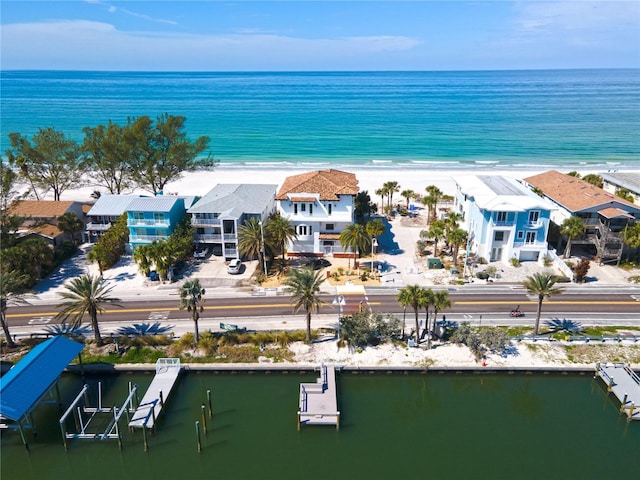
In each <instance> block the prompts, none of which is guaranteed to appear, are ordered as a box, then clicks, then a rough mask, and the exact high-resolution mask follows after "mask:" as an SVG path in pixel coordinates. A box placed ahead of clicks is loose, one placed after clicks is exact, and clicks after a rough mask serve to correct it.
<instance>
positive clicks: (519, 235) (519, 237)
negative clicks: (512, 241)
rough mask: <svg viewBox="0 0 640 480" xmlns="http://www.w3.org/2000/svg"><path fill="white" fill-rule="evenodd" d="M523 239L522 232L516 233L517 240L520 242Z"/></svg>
mask: <svg viewBox="0 0 640 480" xmlns="http://www.w3.org/2000/svg"><path fill="white" fill-rule="evenodd" d="M523 238H524V232H522V231H520V232H518V240H522V239H523Z"/></svg>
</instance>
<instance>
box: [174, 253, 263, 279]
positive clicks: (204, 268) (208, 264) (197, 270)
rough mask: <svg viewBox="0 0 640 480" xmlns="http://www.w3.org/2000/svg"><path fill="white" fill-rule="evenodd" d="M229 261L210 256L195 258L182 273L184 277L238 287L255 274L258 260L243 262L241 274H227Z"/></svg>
mask: <svg viewBox="0 0 640 480" xmlns="http://www.w3.org/2000/svg"><path fill="white" fill-rule="evenodd" d="M228 265H229V262H228V261H225V260H224V259H223V258H222V257H217V256H215V255H209V256H207V257H205V258H194V259H191V260H190V261H189V265H188V266H187V268H186V269H185V271H184V272H183V273H182V276H183V277H186V276H189V277H195V278H200V279H211V280H214V279H215V280H217V281H218V282H219V283H220V284H225V285H236V284H237V283H239V282H242V281H244V280H248V279H250V278H251V276H252V275H253V273H254V272H255V269H256V266H257V265H258V262H257V261H256V260H253V261H249V262H242V268H241V270H240V273H237V274H230V273H228V272H227V267H228Z"/></svg>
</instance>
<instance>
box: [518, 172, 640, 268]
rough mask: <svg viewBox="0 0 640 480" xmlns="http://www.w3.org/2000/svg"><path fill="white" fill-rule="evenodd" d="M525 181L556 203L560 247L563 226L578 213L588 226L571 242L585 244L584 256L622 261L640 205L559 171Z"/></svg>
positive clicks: (553, 216) (542, 174) (583, 245)
mask: <svg viewBox="0 0 640 480" xmlns="http://www.w3.org/2000/svg"><path fill="white" fill-rule="evenodd" d="M523 182H524V183H525V184H526V185H528V186H529V187H531V188H535V189H536V190H537V191H539V192H541V193H542V194H543V195H544V196H545V197H546V198H547V199H549V200H550V201H551V202H552V203H554V204H555V205H556V207H557V208H556V209H555V210H554V211H553V212H552V215H551V221H552V222H553V224H554V226H553V230H554V232H553V233H554V235H555V236H557V238H558V248H560V242H561V241H562V240H563V238H562V236H561V235H560V234H559V228H560V226H561V225H562V223H563V222H564V221H565V220H566V219H567V218H569V217H571V216H577V217H580V218H582V220H584V223H585V227H586V228H585V232H584V234H583V235H580V236H579V237H577V238H572V239H571V244H572V245H575V246H581V247H582V251H583V254H584V255H587V256H595V257H596V258H597V259H598V260H599V262H600V263H613V262H616V263H617V262H619V261H620V258H621V257H622V252H623V249H624V242H623V232H624V229H625V228H626V227H627V225H630V224H633V223H634V222H636V221H638V220H640V206H638V205H634V204H633V203H631V202H629V201H627V200H624V199H623V198H620V197H617V196H615V195H614V194H612V193H609V192H607V191H605V190H604V189H602V188H599V187H596V186H595V185H592V184H590V183H588V182H585V181H584V180H581V179H579V178H576V177H572V176H570V175H565V174H563V173H560V172H558V171H556V170H550V171H548V172H545V173H541V174H539V175H533V176H531V177H527V178H525V179H524V180H523ZM564 240H566V239H564ZM578 248H580V247H578Z"/></svg>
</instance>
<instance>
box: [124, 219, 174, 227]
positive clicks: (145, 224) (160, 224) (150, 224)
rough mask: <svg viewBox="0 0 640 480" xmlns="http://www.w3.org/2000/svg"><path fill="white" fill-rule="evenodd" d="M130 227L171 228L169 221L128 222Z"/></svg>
mask: <svg viewBox="0 0 640 480" xmlns="http://www.w3.org/2000/svg"><path fill="white" fill-rule="evenodd" d="M127 226H128V227H140V226H142V227H159V228H167V227H168V226H169V220H136V219H129V220H127Z"/></svg>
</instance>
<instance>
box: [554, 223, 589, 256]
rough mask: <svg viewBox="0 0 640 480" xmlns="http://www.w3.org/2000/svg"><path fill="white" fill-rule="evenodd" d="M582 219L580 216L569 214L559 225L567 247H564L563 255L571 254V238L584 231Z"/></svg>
mask: <svg viewBox="0 0 640 480" xmlns="http://www.w3.org/2000/svg"><path fill="white" fill-rule="evenodd" d="M584 229H585V224H584V220H582V218H580V217H576V216H573V215H572V216H570V217H569V218H567V219H566V220H565V221H564V222H562V225H561V226H560V233H561V234H562V235H564V236H566V237H567V247H566V248H565V249H564V255H563V256H564V257H565V258H566V257H567V256H569V255H571V240H573V239H574V238H576V237H579V236H580V235H582V234H583V233H584Z"/></svg>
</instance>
